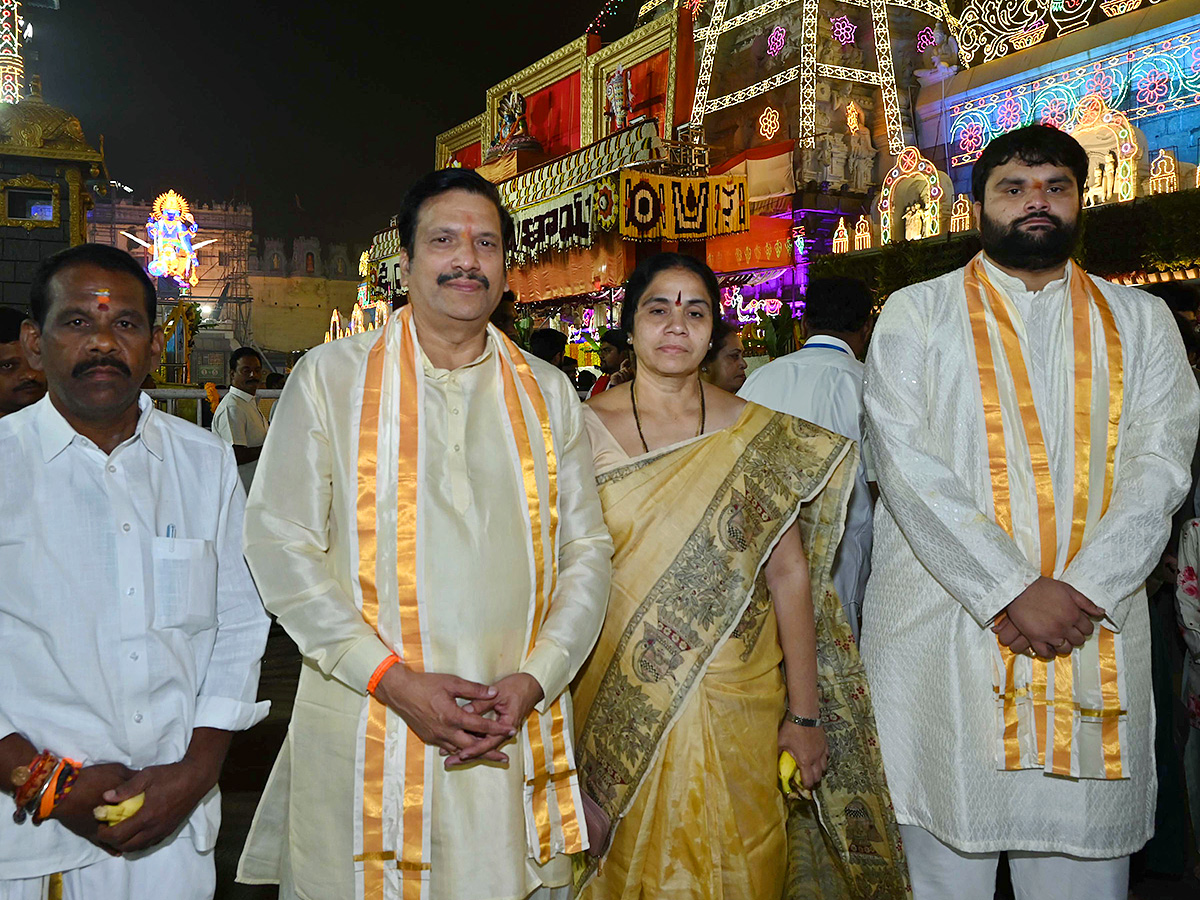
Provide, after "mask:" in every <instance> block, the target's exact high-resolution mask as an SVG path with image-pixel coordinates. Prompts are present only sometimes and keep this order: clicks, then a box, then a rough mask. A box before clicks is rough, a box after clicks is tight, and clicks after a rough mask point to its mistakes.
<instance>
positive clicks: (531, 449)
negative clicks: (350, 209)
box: [354, 307, 586, 900]
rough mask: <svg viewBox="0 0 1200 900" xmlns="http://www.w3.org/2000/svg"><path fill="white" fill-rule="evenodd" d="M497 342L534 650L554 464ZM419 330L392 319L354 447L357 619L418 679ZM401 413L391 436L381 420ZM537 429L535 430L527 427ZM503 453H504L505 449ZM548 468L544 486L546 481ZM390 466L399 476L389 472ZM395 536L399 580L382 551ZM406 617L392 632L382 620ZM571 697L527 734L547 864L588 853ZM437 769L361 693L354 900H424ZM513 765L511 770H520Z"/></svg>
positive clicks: (369, 377)
mask: <svg viewBox="0 0 1200 900" xmlns="http://www.w3.org/2000/svg"><path fill="white" fill-rule="evenodd" d="M489 333H490V334H491V338H492V340H493V342H494V345H495V348H496V350H495V353H494V360H493V361H492V362H491V363H489V364H494V365H496V366H498V367H499V371H500V375H501V379H500V381H501V385H502V396H500V397H498V398H497V400H498V402H501V403H503V405H504V409H505V413H506V415H505V416H502V419H504V421H505V422H506V423H507V425H508V428H507V429H506V432H507V433H506V434H504V435H502V436H500V439H501V440H503V441H505V442H506V443H507V444H508V446H507V447H506V448H504V452H509V451H511V452H509V455H510V456H512V458H513V459H514V466H515V467H516V470H517V474H518V476H519V479H520V483H521V484H523V485H524V488H525V497H526V505H527V509H525V510H523V517H524V518H525V521H526V524H527V525H528V534H527V535H526V537H527V543H526V546H527V548H528V550H529V556H530V568H531V571H532V574H533V575H534V578H533V585H534V587H533V592H532V596H531V598H530V612H529V616H528V620H527V622H526V634H527V639H526V641H527V647H528V650H529V651H532V650H533V647H534V644H535V643H536V641H537V636H538V632H539V630H540V628H541V625H542V623H543V622H544V621H545V618H546V615H547V614H548V612H549V607H550V601H551V599H552V598H553V595H554V588H555V583H556V578H557V571H558V568H557V563H558V543H557V542H558V498H557V483H556V475H557V458H556V454H555V448H554V436H553V433H552V431H551V428H550V419H549V413H548V411H547V408H546V401H545V397H544V396H543V395H542V392H541V389H540V388H539V387H538V384H537V381H536V379H535V378H534V375H533V372H532V371H531V369H530V367H529V363H528V362H527V361H526V359H525V356H524V354H523V353H522V352H521V350H520V349H519V348H518V347H517V346H516V345H515V344H513V343H512V342H511V341H509V340H508V339H507V338H505V337H504V336H503V335H502V334H501V333H500V332H499V331H497V330H495V329H493V328H491V327H490V326H489ZM418 351H419V346H418V344H417V337H416V328H415V326H414V324H413V321H412V309H411V307H407V308H405V309H403V310H401V312H400V314H399V315H397V316H393V317H392V318H391V319H390V320H389V321H388V323H387V325H386V326H385V327H384V328H383V329H382V333H381V336H380V338H379V339H378V340H377V341H376V342H375V344H374V345H373V346H372V348H371V350H370V352H369V354H368V357H367V365H366V375H365V378H364V384H363V394H362V411H361V414H360V419H359V447H358V503H357V525H358V529H357V530H358V551H359V552H358V556H359V572H358V588H359V591H360V592H361V597H362V615H363V618H364V619H365V620H366V621H367V623H368V624H370V625H371V626H372V627H373V628H375V629H376V630H377V631H379V633H380V637H381V638H382V639H383V640H384V642H385V643H387V644H389V646H392V648H393V650H394V651H395V652H396V653H397V654H398V655H399V656H400V657H401V658H402V659H403V660H404V662H405V664H406V665H408V666H409V667H410V668H413V669H415V670H417V671H424V669H425V659H426V655H427V649H428V646H429V641H428V634H427V633H426V630H425V616H424V615H423V611H424V603H425V600H424V594H425V586H424V585H423V583H422V579H421V577H420V574H419V568H420V566H419V555H418V546H419V542H420V541H419V536H420V534H421V520H422V516H421V511H422V507H423V503H422V500H421V491H422V485H423V483H424V477H425V472H424V469H425V447H424V445H423V442H422V437H421V435H422V431H421V418H422V415H423V406H424V403H423V398H424V372H423V369H422V367H421V366H419V365H418V364H417V354H418ZM388 415H395V416H398V421H397V424H396V426H395V427H391V428H389V427H388V423H387V422H386V420H385V421H384V425H383V427H381V418H382V417H384V416H388ZM531 422H532V424H531ZM498 449H499V448H498ZM539 462H540V468H541V470H542V471H543V472H544V473H545V474H544V476H543V478H544V483H542V479H539V477H538V471H539ZM393 466H394V467H395V468H394V469H392V468H391V467H393ZM391 471H395V472H396V483H395V491H396V512H395V514H394V518H393V515H392V514H391V513H390V511H389V510H386V509H385V508H381V502H383V501H385V499H386V495H387V493H388V492H386V491H384V492H383V493H384V497H381V487H380V485H381V484H383V483H385V482H386V480H387V478H388V477H389V476H390V473H391ZM393 529H394V532H395V542H396V543H395V546H396V564H395V570H394V573H393V572H392V571H391V567H390V566H389V565H387V563H386V562H384V560H386V558H387V557H389V556H390V554H381V553H380V552H379V546H380V545H379V540H380V536H379V533H380V531H383V532H384V539H385V540H387V539H390V538H391V537H392V535H391V534H389V533H388V532H390V531H392V530H393ZM388 577H395V578H396V579H397V583H398V588H399V593H398V597H399V610H398V617H392V616H390V611H382V612H384V613H388V614H387V615H382V616H381V610H380V604H379V592H378V584H379V579H380V578H388ZM392 618H395V620H396V621H398V629H397V630H398V633H397V634H391V633H390V632H391V629H389V628H388V627H387V622H386V621H384V620H388V621H390V620H391V619H392ZM564 704H565V699H564V697H559V698H557V699H556V700H555V701H554V702H553V703H551V704H550V705H549V707H548V709H547V711H546V712H545V713H538V712H537V711H536V710H535V711H534V712H533V713H532V714H531V715H530V717H529V718H528V719H527V720H526V722H525V725H524V727H523V729H522V731H521V734H520V745H521V753H522V758H523V763H524V771H525V773H526V785H525V796H524V803H525V819H526V832H527V837H528V843H529V855H530V856H531V857H533V858H535V859H537V860H538V861H539V862H542V863H545V862H548V861H549V860H550V859H551V857H553V856H554V855H555V854H557V853H575V852H578V851H580V850H583V849H585V848H586V841H585V839H584V835H583V833H582V830H581V826H580V822H581V820H582V810H583V805H582V798H581V797H580V794H579V783H578V777H577V775H576V772H575V769H574V767H573V761H574V747H573V745H572V742H571V735H570V734H569V732H568V730H567V728H566V711H565V705H564ZM435 764H438V758H437V754H436V753H435V752H434V748H432V747H428V746H426V745H425V744H424V743H422V741H421V740H420V738H418V737H417V736H416V735H415V734H414V733H413V732H412V731H410V730H409V729H408V728H407V727H406V726H405V724H404V722H403V720H401V719H400V718H399V716H397V715H396V714H395V713H394V712H393V711H391V710H389V709H388V708H387V707H386V706H384V704H382V703H380V702H379V701H378V700H376V699H375V698H374V697H372V696H370V695H365V696H364V698H363V706H362V710H361V715H360V721H359V733H358V769H359V778H358V785H357V790H356V794H357V797H356V800H357V802H356V804H355V809H356V821H355V823H354V831H355V840H354V845H355V857H354V861H355V866H356V883H357V891H356V893H357V896H358V897H359V898H360V900H423V898H425V897H427V896H428V892H429V881H430V877H431V874H432V873H431V867H430V861H429V860H430V849H429V848H430V823H431V821H432V818H431V813H432V811H431V809H430V806H431V804H430V803H429V802H427V785H428V784H429V782H430V779H431V778H432V775H433V766H434V765H435ZM510 764H515V761H514V762H513V763H510Z"/></svg>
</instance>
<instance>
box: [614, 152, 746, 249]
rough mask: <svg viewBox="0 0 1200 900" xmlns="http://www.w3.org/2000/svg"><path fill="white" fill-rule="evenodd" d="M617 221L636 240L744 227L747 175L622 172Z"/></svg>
mask: <svg viewBox="0 0 1200 900" xmlns="http://www.w3.org/2000/svg"><path fill="white" fill-rule="evenodd" d="M619 180H620V203H619V211H620V214H619V216H618V223H619V224H618V227H619V230H620V233H621V236H622V237H625V238H629V239H631V240H635V241H653V240H670V241H695V240H703V239H704V238H709V237H715V236H717V235H721V234H736V233H738V232H741V231H745V230H746V229H747V227H748V225H747V221H746V176H745V175H721V176H716V177H709V178H682V177H677V176H673V175H650V174H648V173H645V172H640V171H637V170H635V169H624V170H622V171H621V174H620V179H619Z"/></svg>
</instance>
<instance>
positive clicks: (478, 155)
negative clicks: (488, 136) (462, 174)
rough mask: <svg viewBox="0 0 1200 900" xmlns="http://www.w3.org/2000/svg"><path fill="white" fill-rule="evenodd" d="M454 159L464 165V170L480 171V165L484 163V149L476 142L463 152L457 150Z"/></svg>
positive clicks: (463, 149)
mask: <svg viewBox="0 0 1200 900" xmlns="http://www.w3.org/2000/svg"><path fill="white" fill-rule="evenodd" d="M453 158H454V159H457V160H458V161H459V162H460V163H462V167H463V168H464V169H478V168H479V164H480V163H481V162H483V147H482V146H481V145H480V142H479V141H476V142H475V143H473V144H470V145H468V146H466V147H463V148H462V149H461V150H455V151H454V153H453Z"/></svg>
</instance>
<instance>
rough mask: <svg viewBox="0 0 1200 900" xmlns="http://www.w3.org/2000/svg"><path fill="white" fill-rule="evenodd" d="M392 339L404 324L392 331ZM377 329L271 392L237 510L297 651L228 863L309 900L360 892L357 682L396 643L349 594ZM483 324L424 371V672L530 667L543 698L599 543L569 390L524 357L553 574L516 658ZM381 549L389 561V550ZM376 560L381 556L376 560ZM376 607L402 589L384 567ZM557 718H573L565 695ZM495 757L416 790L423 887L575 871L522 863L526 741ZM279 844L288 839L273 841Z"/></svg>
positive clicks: (563, 656)
mask: <svg viewBox="0 0 1200 900" xmlns="http://www.w3.org/2000/svg"><path fill="white" fill-rule="evenodd" d="M389 333H391V334H393V335H394V336H398V334H399V332H398V330H393V331H391V332H389ZM377 339H379V333H378V332H370V333H367V334H363V335H358V336H354V337H351V338H344V339H342V340H340V341H334V342H332V343H329V344H325V345H324V346H322V347H319V348H317V349H315V350H313V351H311V352H310V353H308V354H307V355H306V356H305V357H304V359H303V360H301V362H300V364H299V365H298V366H297V367H296V369H295V371H294V372H293V373H292V376H291V378H290V379H289V380H288V384H287V387H286V388H285V390H284V393H283V396H282V397H281V398H280V401H279V404H278V406H277V407H276V410H275V415H274V417H273V423H272V427H271V431H270V434H269V436H268V438H267V443H266V446H265V448H264V451H263V456H262V465H261V466H260V467H259V471H258V474H257V476H256V478H255V483H254V489H253V491H252V492H251V495H250V501H249V504H248V507H247V510H248V513H247V522H246V536H247V547H246V555H247V558H248V559H249V562H250V566H251V569H252V571H253V572H254V575H255V579H256V581H257V583H258V584H259V587H260V590H261V592H262V594H263V597H264V602H265V603H266V604H267V608H268V609H269V610H270V611H271V612H273V613H275V614H276V615H278V616H279V621H280V623H281V624H282V625H283V627H284V628H285V629H287V631H288V633H289V634H290V635H291V636H292V637H293V638H294V639H295V640H296V643H297V644H298V645H299V647H300V649H301V651H302V652H303V654H304V656H305V661H304V667H303V669H302V671H301V676H300V686H299V690H298V693H297V697H296V706H295V712H294V713H293V718H292V724H291V728H290V729H289V733H288V739H287V743H286V744H285V745H284V748H283V750H282V751H281V753H280V757H279V760H278V761H277V762H276V766H275V769H274V771H273V772H272V774H271V778H270V781H269V782H268V785H267V788H266V791H265V792H264V795H263V800H262V802H261V804H260V807H259V810H258V813H257V814H256V816H255V822H254V825H253V827H252V830H251V834H250V837H249V839H248V842H247V847H246V851H245V854H244V856H243V859H242V863H241V866H240V869H239V878H240V879H242V880H245V881H277V880H279V879H280V877H281V876H287V875H288V874H289V873H288V872H286V871H284V869H286V868H288V867H290V870H291V871H290V877H291V879H292V880H293V881H294V885H295V890H296V892H297V894H298V895H299V896H300V897H302V898H307V900H349V898H353V897H354V896H355V889H354V863H353V859H352V857H353V849H352V838H353V828H354V823H355V818H356V816H357V814H358V813H357V810H356V809H355V807H354V777H355V747H356V741H357V737H356V729H357V725H358V714H359V709H360V706H361V703H362V696H363V694H364V693H365V690H366V684H367V681H368V679H369V678H370V676H371V674H372V672H373V671H374V670H375V668H376V667H377V666H378V664H379V663H380V662H381V661H382V660H383V659H384V658H385V657H386V656H387V655H388V654H389V653H390V652H391V649H390V648H389V647H387V646H386V645H384V644H383V643H382V642H381V641H380V639H379V637H378V636H377V634H376V633H375V631H374V630H373V629H372V628H371V627H370V626H369V625H367V624H366V622H365V621H364V620H363V618H362V615H361V613H360V612H359V610H358V609H357V607H356V606H355V603H354V601H353V599H352V596H353V593H352V584H353V581H354V579H355V578H356V577H357V571H358V560H357V558H351V555H350V553H349V547H350V542H351V532H352V531H353V530H354V529H356V528H357V522H356V517H355V504H356V502H357V481H356V479H357V467H358V454H357V425H358V421H359V416H358V406H359V405H360V404H361V398H362V383H363V373H364V368H365V365H366V359H367V353H368V351H369V350H370V348H371V346H372V344H373V343H374V341H375V340H377ZM492 341H493V339H492V338H491V337H490V336H489V338H488V348H487V350H486V351H485V353H484V355H483V356H481V357H480V358H479V359H477V360H475V361H474V362H473V363H471V364H469V365H466V366H463V367H460V368H458V369H455V370H453V371H446V370H441V369H436V368H434V367H433V366H432V365H431V364H430V363H429V361H428V359H426V358H425V357H424V354H420V356H419V363H418V364H421V365H423V366H424V370H425V375H426V380H425V407H424V409H423V412H422V427H423V428H424V429H426V437H425V440H426V452H427V457H426V458H427V460H428V462H427V468H426V471H427V477H426V482H425V484H423V485H422V486H421V489H422V490H423V492H424V493H423V498H424V507H423V520H422V521H423V527H424V531H423V533H422V535H420V537H419V541H420V542H421V543H420V544H419V546H420V545H423V546H424V547H425V548H426V552H425V555H424V557H423V558H422V559H421V561H420V564H421V565H423V566H424V573H423V574H424V579H425V584H426V585H427V599H426V603H427V618H426V624H427V627H428V631H429V637H430V640H429V659H428V660H427V662H426V669H427V671H431V672H444V673H450V674H454V675H458V676H460V677H463V678H467V679H471V680H474V681H479V682H482V683H485V684H487V683H494V682H495V681H497V680H499V679H500V678H502V677H504V676H506V675H509V674H512V673H514V672H517V671H522V672H527V673H529V674H531V675H533V676H534V677H535V678H536V679H537V680H538V682H539V683H540V684H541V685H542V688H543V690H544V692H545V695H546V698H545V700H544V701H543V703H542V704H540V705H539V709H545V708H546V706H547V705H548V704H549V703H550V702H553V701H554V700H555V698H557V697H558V696H559V695H560V694H561V693H562V692H563V691H564V690H566V687H567V684H568V682H569V681H570V679H571V678H572V677H573V676H574V674H575V672H576V671H577V669H578V668H579V666H580V665H582V663H583V661H584V659H585V658H586V656H587V654H588V652H589V651H590V650H591V647H592V645H593V643H594V642H595V639H596V636H597V635H598V634H599V630H600V625H601V623H602V621H603V617H604V609H605V607H606V605H607V599H608V583H609V575H610V558H611V556H612V541H611V538H610V537H609V535H608V532H607V530H606V529H605V526H604V519H603V514H602V512H601V508H600V501H599V497H598V495H597V493H596V488H595V477H594V475H593V472H592V455H591V448H590V446H589V445H588V441H587V437H586V435H585V434H584V433H583V427H582V424H581V420H580V404H579V400H578V398H577V397H576V396H575V393H574V391H573V390H572V388H571V386H570V383H569V382H568V381H567V379H566V378H565V376H563V375H562V373H561V372H559V371H558V370H557V369H555V368H553V367H552V366H550V365H548V364H546V363H544V362H542V361H541V360H538V359H530V360H529V364H530V367H531V368H532V370H533V372H534V375H535V376H536V378H537V380H538V384H539V386H540V388H541V390H542V392H543V395H544V396H545V399H546V404H547V407H548V409H549V414H550V419H551V423H552V430H553V432H554V436H555V449H556V451H557V454H558V491H559V494H558V496H559V580H558V588H557V590H556V592H555V594H554V596H553V597H552V598H551V603H550V612H549V615H548V617H547V619H546V621H545V623H544V625H543V626H542V629H541V632H540V633H539V636H538V639H537V641H536V643H535V646H534V649H533V652H532V653H531V654H529V655H528V657H527V656H526V650H527V647H526V646H525V643H524V642H525V635H526V630H525V629H526V618H527V613H528V609H529V603H530V595H531V585H530V565H529V560H528V557H527V553H528V550H527V548H526V540H527V533H528V526H527V525H525V524H524V521H523V519H522V512H521V510H522V507H523V505H524V504H525V502H526V501H525V497H524V491H523V488H522V486H521V485H519V484H518V481H517V475H516V472H515V471H514V469H513V466H512V464H511V462H510V457H509V454H508V452H507V451H506V450H505V449H504V444H503V441H504V434H505V431H506V429H507V427H508V426H507V424H506V423H505V418H506V413H505V410H504V409H503V407H502V406H501V404H500V402H499V400H498V394H497V390H498V386H497V384H496V380H497V379H498V378H499V377H500V375H499V372H498V371H497V369H496V365H495V362H496V360H495V358H494V355H493V354H494V353H495V352H496V350H495V348H494V346H493V344H492ZM389 552H390V562H391V565H392V567H393V569H394V566H395V548H394V547H392V548H390V551H389V548H387V547H384V546H381V547H380V553H381V554H387V553H389ZM385 558H386V557H385ZM387 581H388V583H386V584H384V583H383V579H381V583H380V602H381V603H386V602H389V601H390V602H393V603H394V602H396V596H397V594H396V591H397V587H396V578H395V577H394V576H393V577H392V578H390V579H388V580H387ZM567 713H568V719H567V727H568V728H570V727H571V722H570V705H569V702H568V704H567ZM502 749H504V750H505V752H507V753H508V755H509V759H510V762H509V764H508V766H507V767H501V766H495V765H490V764H482V763H477V764H475V765H473V766H469V767H464V768H459V769H455V770H454V771H451V772H446V771H445V770H444V769H443V767H442V766H441V765H440V761H439V762H438V763H435V766H434V770H433V771H434V775H433V780H432V789H431V793H430V800H429V801H428V802H431V803H432V825H431V859H430V863H431V875H430V897H431V898H432V900H440V898H447V900H449V898H454V900H501V898H505V900H507V898H521V897H525V896H526V895H528V894H529V893H530V892H531V891H533V890H535V889H537V888H539V887H541V886H542V885H543V884H545V885H552V886H553V885H564V884H567V883H568V882H569V881H570V877H571V867H570V861H569V858H568V857H565V856H560V857H557V858H555V859H552V860H551V861H550V863H549V864H548V865H546V866H544V867H543V866H539V865H537V863H536V861H534V860H531V859H529V858H528V851H527V844H526V831H525V818H524V805H523V802H522V787H523V784H524V780H525V772H524V768H523V760H522V755H521V751H520V747H519V745H518V744H516V743H515V742H511V741H510V742H509V743H508V744H506V745H504V747H503V748H502ZM285 844H287V846H286V847H285V846H284V845H285Z"/></svg>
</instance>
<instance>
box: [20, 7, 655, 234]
mask: <svg viewBox="0 0 1200 900" xmlns="http://www.w3.org/2000/svg"><path fill="white" fill-rule="evenodd" d="M628 2H629V4H631V5H636V0H628ZM600 5H601V4H600V2H599V0H584V2H568V3H551V2H548V0H540V2H538V0H510V2H505V3H496V2H480V0H451V2H449V3H430V4H417V3H414V2H412V0H372V2H367V0H342V2H336V3H335V2H319V0H307V2H292V3H288V2H283V0H273V2H262V0H237V2H235V0H195V2H184V0H165V2H153V0H149V2H147V0H140V2H139V0H61V6H62V8H61V9H59V10H47V9H38V8H34V7H30V6H29V5H26V6H24V7H23V13H24V15H25V16H26V18H27V19H29V20H30V21H31V22H32V23H33V26H34V32H35V33H34V37H33V40H32V42H30V44H29V45H28V47H27V59H26V75H27V80H28V76H29V75H30V74H34V73H36V74H40V75H41V76H42V83H43V95H44V97H45V100H46V102H48V103H51V104H53V105H55V106H60V107H62V108H64V109H66V110H68V111H69V112H71V113H72V114H74V115H76V116H78V117H79V119H80V120H81V121H82V123H83V129H84V134H85V135H86V137H87V138H88V140H89V142H91V143H92V145H93V146H97V145H98V143H99V140H100V135H101V134H103V135H104V139H105V156H106V159H107V162H108V170H109V175H110V177H112V178H114V179H116V180H117V181H121V182H124V183H125V184H128V185H129V186H131V187H133V188H134V190H135V192H136V193H135V194H134V196H136V197H138V198H149V199H153V197H154V196H155V195H156V194H157V193H159V192H161V191H164V190H166V189H168V188H175V189H176V190H178V191H179V192H180V193H182V194H183V195H184V196H185V197H187V198H188V199H189V200H191V201H193V202H204V201H222V200H229V199H234V198H237V199H238V200H249V202H250V203H251V205H252V206H253V207H254V230H255V233H256V234H258V235H260V236H264V237H284V238H289V239H290V238H292V237H295V236H297V235H301V234H306V235H307V234H311V235H316V236H317V237H320V238H321V239H322V240H334V241H341V242H347V243H351V244H355V245H364V246H365V245H366V244H367V243H368V242H369V241H370V239H371V236H372V234H373V233H374V232H375V231H377V230H379V229H380V228H382V227H385V226H386V225H387V222H388V219H389V217H390V216H391V214H392V213H393V212H395V210H396V207H397V206H398V204H399V200H400V197H401V195H402V194H403V192H404V190H405V188H406V187H407V186H408V184H409V183H411V181H412V180H413V179H414V178H415V177H417V176H419V175H421V174H422V173H424V172H426V171H428V170H429V169H431V168H432V167H433V157H434V138H435V137H436V135H437V134H439V133H440V132H442V131H445V130H446V129H448V128H452V127H454V126H455V125H458V124H459V123H461V122H464V121H466V120H467V119H469V118H471V117H472V116H475V115H478V114H479V113H481V112H483V107H484V99H485V91H486V90H487V88H488V87H489V86H490V85H493V84H496V83H497V82H500V81H502V80H504V79H505V78H507V77H508V76H510V75H512V74H514V73H516V72H517V71H519V70H520V69H522V68H524V67H525V66H527V65H529V64H531V63H533V62H535V61H536V60H538V59H540V58H541V57H543V56H545V55H546V54H548V53H550V52H552V51H553V50H555V49H557V48H558V47H560V46H562V45H563V44H566V43H569V42H570V41H572V40H574V39H575V38H577V37H579V36H580V35H582V34H583V32H584V30H585V29H586V28H587V25H588V23H589V22H590V21H591V19H592V18H593V16H595V14H596V12H597V10H598V9H599V7H600ZM34 53H36V56H37V59H36V60H34V59H31V58H29V57H32V56H33V55H34ZM297 197H298V198H299V201H300V208H297V205H296V198H297Z"/></svg>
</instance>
